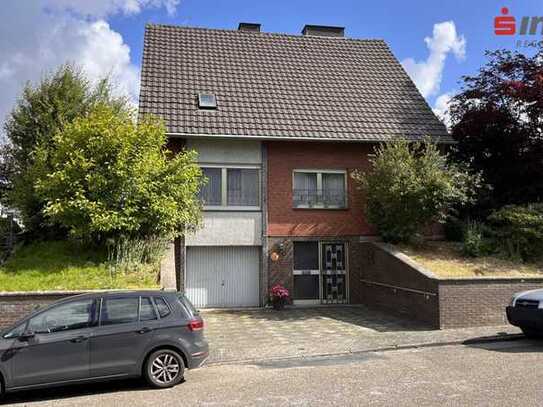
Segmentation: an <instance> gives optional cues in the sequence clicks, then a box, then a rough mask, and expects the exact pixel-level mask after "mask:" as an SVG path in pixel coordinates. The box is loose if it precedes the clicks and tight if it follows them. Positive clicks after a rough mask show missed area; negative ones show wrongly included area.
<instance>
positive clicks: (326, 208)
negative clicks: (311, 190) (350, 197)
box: [292, 206, 349, 211]
mask: <svg viewBox="0 0 543 407" xmlns="http://www.w3.org/2000/svg"><path fill="white" fill-rule="evenodd" d="M292 209H294V210H301V211H307V210H310V211H312V210H314V211H347V210H349V207H348V206H341V207H340V206H338V207H333V206H293V207H292Z"/></svg>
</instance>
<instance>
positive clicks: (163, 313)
mask: <svg viewBox="0 0 543 407" xmlns="http://www.w3.org/2000/svg"><path fill="white" fill-rule="evenodd" d="M154 299H155V305H156V309H157V311H158V315H160V318H164V317H167V316H168V315H170V313H171V311H170V307H168V304H167V303H166V300H165V299H164V298H162V297H154Z"/></svg>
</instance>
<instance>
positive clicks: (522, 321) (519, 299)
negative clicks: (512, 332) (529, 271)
mask: <svg viewBox="0 0 543 407" xmlns="http://www.w3.org/2000/svg"><path fill="white" fill-rule="evenodd" d="M506 313H507V320H508V321H509V323H510V324H511V325H515V326H518V327H519V328H520V329H521V330H522V332H523V333H524V334H525V335H526V336H527V337H531V338H536V337H542V336H543V289H539V290H530V291H524V292H521V293H517V294H515V295H514V296H513V298H512V299H511V303H510V304H509V306H508V307H507V308H506Z"/></svg>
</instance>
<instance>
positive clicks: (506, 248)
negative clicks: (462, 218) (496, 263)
mask: <svg viewBox="0 0 543 407" xmlns="http://www.w3.org/2000/svg"><path fill="white" fill-rule="evenodd" d="M488 222H489V224H490V226H491V228H492V229H493V232H494V235H495V238H496V242H497V243H498V245H499V248H500V249H501V251H502V252H503V253H504V254H505V255H507V256H508V257H511V258H516V259H521V260H524V261H526V260H533V259H537V258H540V257H542V256H543V204H542V203H537V204H529V205H508V206H504V207H503V208H501V209H499V210H497V211H495V212H493V213H492V214H491V215H490V216H489V217H488Z"/></svg>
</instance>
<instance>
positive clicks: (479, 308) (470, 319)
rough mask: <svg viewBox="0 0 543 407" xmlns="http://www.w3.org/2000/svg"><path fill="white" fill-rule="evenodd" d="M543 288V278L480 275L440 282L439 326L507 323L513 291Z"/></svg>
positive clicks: (454, 326) (453, 326)
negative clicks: (507, 309)
mask: <svg viewBox="0 0 543 407" xmlns="http://www.w3.org/2000/svg"><path fill="white" fill-rule="evenodd" d="M536 288H543V279H542V278H524V279H520V278H477V279H462V280H460V279H457V280H440V281H439V320H440V328H462V327H470V326H484V325H504V324H507V318H506V316H505V307H506V306H507V305H508V304H509V302H510V301H511V297H512V296H513V294H515V293H518V292H521V291H526V290H533V289H536Z"/></svg>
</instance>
